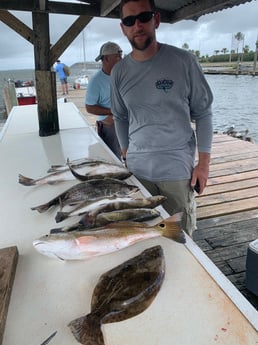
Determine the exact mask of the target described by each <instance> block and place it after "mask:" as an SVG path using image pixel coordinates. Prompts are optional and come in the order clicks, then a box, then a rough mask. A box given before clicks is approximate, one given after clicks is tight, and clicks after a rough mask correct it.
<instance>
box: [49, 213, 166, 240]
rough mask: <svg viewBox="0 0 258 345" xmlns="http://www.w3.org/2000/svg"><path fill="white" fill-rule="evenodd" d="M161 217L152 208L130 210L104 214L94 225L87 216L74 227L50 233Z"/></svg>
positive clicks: (70, 226)
mask: <svg viewBox="0 0 258 345" xmlns="http://www.w3.org/2000/svg"><path fill="white" fill-rule="evenodd" d="M159 216H160V213H159V211H157V210H155V209H151V208H130V209H124V210H118V211H113V212H103V213H100V214H98V215H97V216H96V218H95V220H94V223H93V222H89V221H88V219H87V216H86V217H85V216H83V217H82V218H81V220H80V221H79V222H77V223H74V224H72V225H66V226H63V227H61V228H55V229H51V230H50V233H51V234H54V233H57V232H61V231H83V230H86V229H92V228H96V227H101V226H104V225H107V224H109V223H114V222H121V221H126V220H130V221H133V222H145V221H147V220H151V219H154V218H156V217H159ZM93 230H94V229H93Z"/></svg>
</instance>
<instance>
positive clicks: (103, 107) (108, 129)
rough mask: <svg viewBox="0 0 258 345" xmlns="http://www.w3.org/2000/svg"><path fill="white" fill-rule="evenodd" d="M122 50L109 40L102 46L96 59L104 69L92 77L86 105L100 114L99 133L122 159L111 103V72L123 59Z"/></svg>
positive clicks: (88, 108)
mask: <svg viewBox="0 0 258 345" xmlns="http://www.w3.org/2000/svg"><path fill="white" fill-rule="evenodd" d="M121 55H122V50H121V48H120V47H119V45H117V44H116V43H113V42H107V43H105V44H103V45H102V47H101V48H100V53H99V55H98V56H97V57H96V59H95V60H96V61H99V60H101V61H102V69H101V70H99V71H98V72H97V73H96V74H95V75H94V76H93V77H91V79H90V81H89V84H88V87H87V91H86V99H85V105H86V110H87V112H88V113H90V114H93V115H98V120H97V128H98V134H99V136H100V137H101V138H102V139H103V141H104V142H105V143H106V144H107V146H108V147H109V148H110V149H111V150H112V151H113V152H114V154H115V155H116V156H117V157H118V158H119V159H121V149H120V145H119V143H118V140H117V136H116V132H115V126H114V120H113V114H112V112H111V109H110V108H111V105H110V73H111V70H112V68H113V66H114V65H115V64H116V63H117V62H118V61H120V60H121Z"/></svg>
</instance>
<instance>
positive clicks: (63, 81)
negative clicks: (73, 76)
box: [55, 60, 68, 95]
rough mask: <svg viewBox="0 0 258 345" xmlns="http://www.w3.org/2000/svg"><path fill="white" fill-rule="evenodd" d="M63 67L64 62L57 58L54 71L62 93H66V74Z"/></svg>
mask: <svg viewBox="0 0 258 345" xmlns="http://www.w3.org/2000/svg"><path fill="white" fill-rule="evenodd" d="M64 67H65V64H64V63H62V62H61V61H60V60H57V62H56V68H55V71H56V73H57V74H58V77H59V79H60V82H61V86H62V91H63V95H65V94H68V83H67V75H66V74H65V71H64Z"/></svg>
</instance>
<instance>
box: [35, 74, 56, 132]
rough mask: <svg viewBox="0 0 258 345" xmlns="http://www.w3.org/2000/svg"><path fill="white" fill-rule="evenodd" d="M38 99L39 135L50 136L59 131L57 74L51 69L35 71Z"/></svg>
mask: <svg viewBox="0 0 258 345" xmlns="http://www.w3.org/2000/svg"><path fill="white" fill-rule="evenodd" d="M35 78H36V85H37V99H38V119H39V135H40V136H41V137H44V136H49V135H52V134H56V133H57V132H59V122H58V110H57V99H56V74H55V72H51V71H37V70H36V71H35Z"/></svg>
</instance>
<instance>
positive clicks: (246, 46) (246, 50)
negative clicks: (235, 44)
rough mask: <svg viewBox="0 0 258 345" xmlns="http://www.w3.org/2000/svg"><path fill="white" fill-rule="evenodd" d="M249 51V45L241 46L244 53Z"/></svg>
mask: <svg viewBox="0 0 258 345" xmlns="http://www.w3.org/2000/svg"><path fill="white" fill-rule="evenodd" d="M249 51H250V47H249V46H248V45H245V46H244V48H243V52H244V54H248V53H249Z"/></svg>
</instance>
